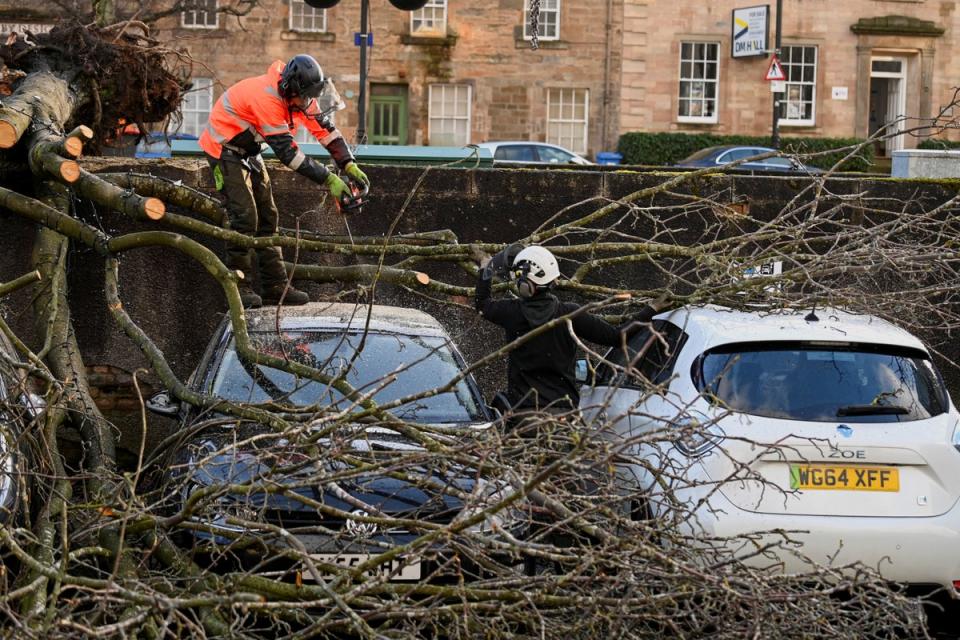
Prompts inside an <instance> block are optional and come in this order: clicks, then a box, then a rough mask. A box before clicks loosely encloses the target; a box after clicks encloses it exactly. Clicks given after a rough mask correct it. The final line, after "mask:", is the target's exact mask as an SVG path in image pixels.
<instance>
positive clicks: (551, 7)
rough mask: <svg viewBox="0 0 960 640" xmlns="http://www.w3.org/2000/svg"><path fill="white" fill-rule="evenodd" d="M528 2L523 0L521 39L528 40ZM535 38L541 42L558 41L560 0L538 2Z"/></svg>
mask: <svg viewBox="0 0 960 640" xmlns="http://www.w3.org/2000/svg"><path fill="white" fill-rule="evenodd" d="M532 36H533V34H532V33H530V0H523V37H524V38H526V39H528V40H529V39H530V38H531V37H532ZM537 36H538V37H539V38H540V39H541V40H559V39H560V0H540V22H539V23H538V25H537Z"/></svg>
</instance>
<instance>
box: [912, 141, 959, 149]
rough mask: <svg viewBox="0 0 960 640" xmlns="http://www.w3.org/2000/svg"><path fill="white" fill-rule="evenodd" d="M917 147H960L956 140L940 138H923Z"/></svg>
mask: <svg viewBox="0 0 960 640" xmlns="http://www.w3.org/2000/svg"><path fill="white" fill-rule="evenodd" d="M917 149H960V142H958V141H956V140H940V139H939V138H925V139H923V140H921V141H920V144H918V145H917Z"/></svg>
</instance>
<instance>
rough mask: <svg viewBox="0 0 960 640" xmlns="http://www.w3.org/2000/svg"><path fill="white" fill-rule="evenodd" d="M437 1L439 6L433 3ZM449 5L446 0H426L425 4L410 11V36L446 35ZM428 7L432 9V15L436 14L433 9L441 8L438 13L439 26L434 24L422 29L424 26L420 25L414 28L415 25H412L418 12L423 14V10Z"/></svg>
mask: <svg viewBox="0 0 960 640" xmlns="http://www.w3.org/2000/svg"><path fill="white" fill-rule="evenodd" d="M437 2H439V3H440V5H439V6H437V5H436V4H435V3H437ZM449 6H450V5H449V3H448V2H447V0H427V4H425V5H424V6H423V7H421V8H419V9H417V10H416V11H411V12H410V35H411V36H418V37H446V35H447V19H448V17H449V16H448V11H449ZM428 8H429V9H432V10H434V15H436V14H435V10H436V9H442V10H443V11H442V13H441V14H440V15H441V19H440V24H439V26H434V27H432V28H429V29H424V28H422V27H421V28H419V29H418V28H416V27H415V26H414V22H415V21H416V20H417V15H418V14H420V15H421V16H422V15H424V12H425V11H426V10H427V9H428Z"/></svg>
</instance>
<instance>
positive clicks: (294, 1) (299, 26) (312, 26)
mask: <svg viewBox="0 0 960 640" xmlns="http://www.w3.org/2000/svg"><path fill="white" fill-rule="evenodd" d="M290 31H302V32H311V33H326V31H327V10H326V9H314V8H313V7H309V6H307V5H306V4H305V3H304V2H303V0H290Z"/></svg>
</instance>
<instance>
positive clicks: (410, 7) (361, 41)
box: [303, 0, 427, 143]
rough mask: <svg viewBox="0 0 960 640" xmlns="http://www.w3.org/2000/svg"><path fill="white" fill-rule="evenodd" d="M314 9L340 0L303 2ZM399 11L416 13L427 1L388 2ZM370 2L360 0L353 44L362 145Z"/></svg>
mask: <svg viewBox="0 0 960 640" xmlns="http://www.w3.org/2000/svg"><path fill="white" fill-rule="evenodd" d="M303 1H304V3H306V4H307V5H308V6H311V7H313V8H314V9H330V8H332V7H334V6H336V5H337V4H338V3H339V2H340V0H303ZM390 4H392V5H393V6H394V7H396V8H397V9H400V10H401V11H416V10H417V9H422V8H423V7H424V5H426V4H427V0H390ZM369 13H370V0H360V33H358V34H356V38H355V42H356V44H357V46H358V47H360V95H359V96H357V115H358V117H359V122H358V123H357V143H362V142H363V141H364V139H365V138H366V137H367V47H368V46H370V33H369V19H368V17H369Z"/></svg>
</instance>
